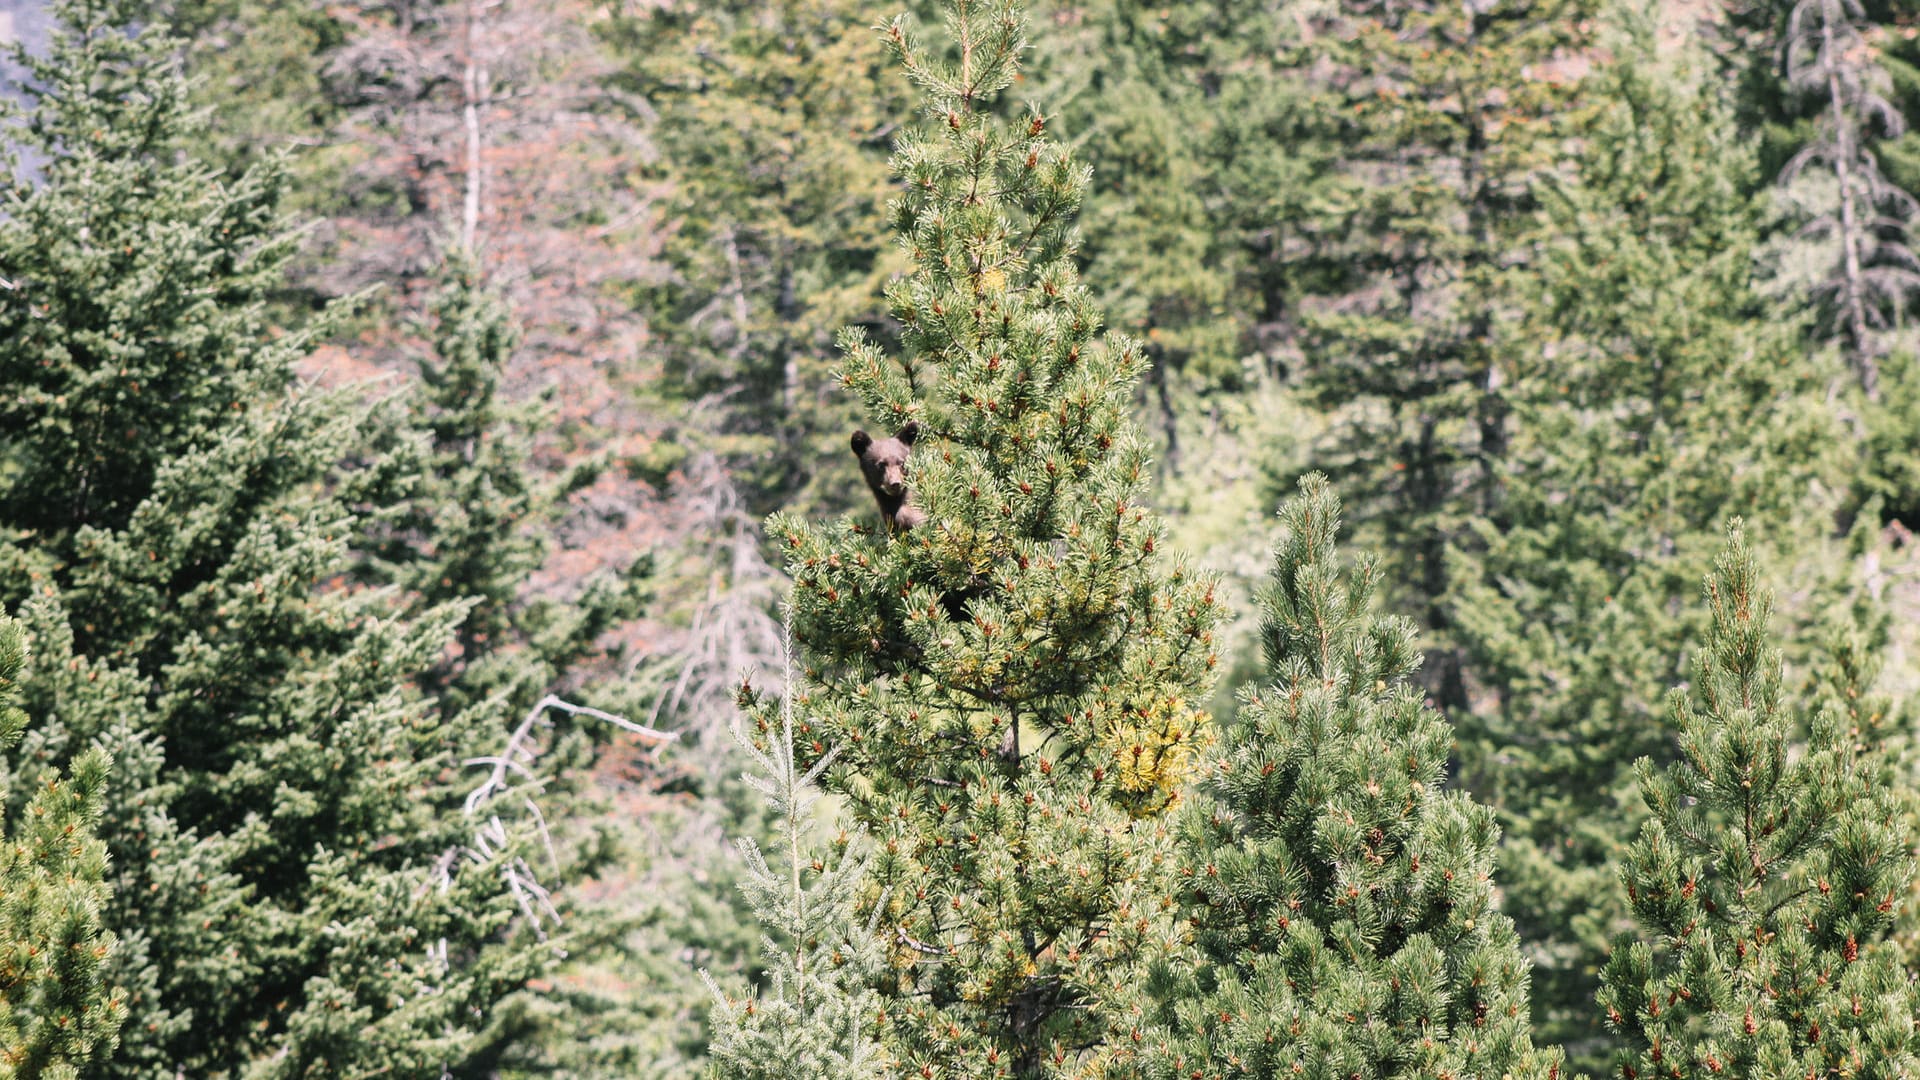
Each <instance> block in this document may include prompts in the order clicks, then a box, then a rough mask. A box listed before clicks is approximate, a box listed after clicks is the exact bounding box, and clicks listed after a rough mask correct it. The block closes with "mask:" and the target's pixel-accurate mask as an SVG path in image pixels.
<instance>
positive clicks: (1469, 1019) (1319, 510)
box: [1149, 474, 1560, 1080]
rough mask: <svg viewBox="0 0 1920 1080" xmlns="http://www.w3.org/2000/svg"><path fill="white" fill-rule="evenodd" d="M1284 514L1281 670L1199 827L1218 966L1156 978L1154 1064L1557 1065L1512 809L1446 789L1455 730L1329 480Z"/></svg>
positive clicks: (1275, 658) (1219, 768)
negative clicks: (1538, 980) (1506, 875)
mask: <svg viewBox="0 0 1920 1080" xmlns="http://www.w3.org/2000/svg"><path fill="white" fill-rule="evenodd" d="M1280 516H1281V519H1282V521H1283V523H1284V525H1285V537H1284V539H1283V540H1282V542H1281V544H1280V547H1279V548H1278V549H1277V550H1276V551H1275V558H1274V567H1273V574H1272V579H1271V583H1270V586H1269V588H1268V589H1267V591H1266V592H1265V593H1264V594H1263V596H1262V597H1261V608H1262V611H1263V613H1264V622H1263V636H1264V638H1265V641H1266V653H1267V670H1268V679H1269V681H1268V682H1267V683H1266V684H1265V685H1263V686H1260V687H1258V688H1250V689H1248V690H1246V691H1243V692H1242V695H1241V706H1242V707H1241V714H1240V720H1239V722H1238V723H1237V724H1235V725H1234V726H1233V727H1231V728H1230V729H1229V730H1228V733H1227V736H1226V738H1225V740H1224V741H1223V745H1222V746H1221V748H1220V751H1219V752H1218V754H1217V755H1216V756H1215V757H1214V758H1213V759H1212V760H1211V761H1210V762H1209V765H1210V767H1209V769H1208V772H1207V776H1208V780H1207V784H1206V790H1207V792H1208V794H1209V795H1211V796H1212V799H1211V805H1207V806H1202V805H1199V804H1196V805H1195V807H1194V809H1193V811H1192V812H1190V813H1189V814H1188V815H1187V818H1186V821H1185V823H1184V827H1183V829H1182V832H1181V837H1180V838H1181V849H1180V860H1181V875H1182V878H1183V879H1184V881H1185V883H1186V887H1185V888H1184V889H1183V893H1184V899H1185V901H1186V904H1185V906H1184V907H1183V909H1182V912H1183V914H1185V915H1186V917H1187V920H1188V923H1189V925H1190V926H1191V928H1192V933H1193V942H1194V945H1195V947H1196V948H1197V950H1198V952H1199V954H1200V959H1199V962H1198V963H1197V964H1195V965H1192V966H1190V967H1189V966H1188V965H1186V964H1184V963H1181V962H1180V959H1181V958H1175V962H1174V963H1172V964H1168V965H1165V966H1163V967H1162V968H1161V970H1159V971H1158V972H1157V973H1156V979H1155V985H1154V986H1152V987H1151V988H1150V993H1151V995H1152V996H1153V997H1154V999H1155V1000H1156V1001H1157V1002H1158V1003H1159V1005H1158V1007H1159V1008H1161V1009H1162V1011H1163V1024H1164V1025H1165V1026H1164V1027H1163V1028H1162V1029H1161V1030H1159V1031H1156V1032H1155V1033H1154V1034H1153V1035H1152V1036H1150V1038H1149V1042H1150V1043H1152V1044H1153V1048H1152V1051H1151V1053H1150V1054H1149V1059H1150V1061H1151V1064H1152V1067H1151V1068H1150V1069H1149V1075H1153V1076H1160V1077H1166V1078H1168V1080H1172V1078H1175V1077H1181V1078H1188V1077H1208V1078H1211V1077H1226V1076H1235V1077H1276V1078H1277V1077H1295V1076H1299V1077H1325V1078H1332V1077H1369V1078H1371V1077H1431V1076H1449V1075H1451V1076H1530V1077H1541V1078H1545V1077H1552V1076H1557V1075H1558V1068H1559V1060H1560V1056H1559V1054H1558V1052H1557V1051H1556V1052H1548V1051H1542V1050H1538V1049H1536V1048H1535V1047H1534V1045H1533V1043H1532V1039H1531V1036H1530V1033H1529V1019H1528V1010H1527V969H1528V965H1527V962H1526V960H1525V959H1524V958H1523V957H1522V955H1521V953H1520V947H1519V942H1518V940H1517V939H1516V938H1515V936H1514V932H1513V925H1512V923H1511V922H1510V921H1508V919H1507V917H1506V916H1504V915H1502V914H1501V913H1500V912H1499V911H1497V910H1496V909H1495V908H1494V896H1493V881H1492V874H1493V867H1494V852H1495V846H1496V842H1497V840H1498V837H1499V830H1498V829H1497V828H1496V827H1495V825H1494V819H1493V814H1492V812H1491V811H1489V810H1488V809H1487V808H1485V807H1483V806H1479V805H1476V804H1475V803H1474V802H1473V800H1472V799H1471V798H1470V797H1468V796H1467V795H1465V794H1464V793H1461V792H1458V791H1451V792H1449V791H1442V790H1441V788H1440V785H1441V782H1442V780H1443V778H1444V774H1445V769H1446V761H1447V753H1448V748H1449V744H1450V743H1451V741H1452V739H1451V736H1452V732H1451V730H1450V729H1449V728H1448V726H1447V723H1446V721H1445V720H1444V719H1442V718H1441V716H1440V715H1439V713H1438V712H1437V711H1435V710H1434V709H1433V708H1432V706H1430V705H1427V704H1425V703H1424V702H1423V701H1422V700H1421V695H1420V693H1419V691H1418V690H1417V688H1415V687H1413V686H1411V685H1409V684H1408V682H1407V676H1408V675H1409V674H1410V673H1411V672H1412V671H1413V670H1414V668H1416V667H1417V666H1418V665H1419V662H1420V655H1419V653H1418V652H1417V651H1416V649H1415V648H1414V630H1413V627H1412V625H1411V624H1410V623H1408V622H1407V621H1406V620H1404V619H1398V618H1389V617H1381V616H1377V615H1372V614H1369V611H1368V608H1369V604H1370V602H1371V599H1372V593H1373V590H1374V587H1375V585H1376V584H1377V582H1378V574H1379V571H1378V567H1377V563H1376V562H1375V561H1374V560H1371V559H1368V560H1365V561H1363V562H1362V563H1361V564H1360V566H1359V567H1358V568H1357V569H1356V570H1355V571H1353V572H1352V573H1345V572H1343V571H1342V569H1341V567H1340V565H1339V560H1338V556H1337V553H1336V551H1335V540H1336V537H1337V535H1338V532H1339V525H1340V520H1339V518H1340V503H1339V500H1338V499H1337V498H1336V497H1335V496H1334V495H1333V493H1332V491H1331V490H1330V488H1329V486H1328V484H1327V481H1326V479H1325V478H1324V477H1322V476H1319V475H1317V474H1316V475H1312V476H1309V477H1307V478H1306V479H1305V480H1303V481H1302V482H1301V485H1300V494H1299V496H1298V497H1297V498H1294V499H1292V500H1289V502H1288V503H1287V504H1286V505H1285V506H1284V507H1282V509H1281V512H1280Z"/></svg>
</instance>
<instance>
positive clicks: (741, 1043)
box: [702, 660, 887, 1080]
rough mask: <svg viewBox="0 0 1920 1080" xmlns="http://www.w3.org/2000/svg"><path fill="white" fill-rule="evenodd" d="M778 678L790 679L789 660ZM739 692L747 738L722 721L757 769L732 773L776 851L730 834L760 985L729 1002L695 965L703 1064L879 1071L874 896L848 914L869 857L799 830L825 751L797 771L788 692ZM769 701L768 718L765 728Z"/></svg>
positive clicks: (746, 1074)
mask: <svg viewBox="0 0 1920 1080" xmlns="http://www.w3.org/2000/svg"><path fill="white" fill-rule="evenodd" d="M790 663H791V661H790V660H789V664H790ZM781 681H782V685H784V686H789V687H791V686H794V685H795V683H794V681H793V672H792V670H791V667H789V669H788V670H787V672H786V676H785V678H783V679H782V680H781ZM740 694H741V701H740V704H741V707H742V709H744V710H746V711H747V712H748V713H750V714H753V715H755V716H757V717H758V718H759V719H760V721H761V725H760V726H759V727H758V729H757V730H756V731H755V732H754V733H753V734H752V735H748V734H747V733H746V732H745V731H744V730H742V729H740V728H737V727H736V728H735V729H734V739H735V741H736V742H737V743H738V744H739V745H740V748H741V749H742V750H744V751H745V752H746V753H747V755H748V757H750V758H751V759H752V760H753V762H754V764H755V765H756V766H757V767H758V768H757V770H756V771H755V772H754V773H749V774H747V775H746V776H745V777H744V779H745V780H746V781H747V783H748V784H750V785H751V786H752V787H753V789H754V790H756V791H758V792H759V793H760V794H761V795H762V796H763V797H765V799H766V800H767V807H768V809H770V810H771V811H772V812H773V815H774V817H775V819H776V821H777V822H778V825H777V829H778V833H777V838H778V842H779V844H780V845H781V847H782V849H783V850H781V851H780V852H779V853H778V855H777V856H776V858H777V859H778V860H779V863H780V866H779V869H777V870H776V869H775V868H774V867H773V866H772V865H770V864H769V863H768V861H767V857H766V855H765V853H763V852H762V851H761V850H760V845H759V844H757V843H756V842H755V841H754V839H753V838H752V837H750V836H747V837H741V838H740V839H739V840H738V844H739V848H740V854H741V855H742V856H744V857H745V859H746V864H747V873H746V876H745V877H744V878H742V879H741V882H740V887H741V890H742V891H743V892H745V893H746V895H747V899H748V901H749V903H751V905H752V907H753V913H754V915H755V916H756V917H757V918H758V919H759V920H760V923H761V925H762V926H763V927H765V928H766V931H767V933H766V940H765V942H764V955H766V956H767V957H768V958H769V961H770V963H771V964H772V965H773V966H772V968H771V970H770V971H768V973H767V977H768V981H769V982H771V983H772V986H771V988H770V989H769V990H768V991H766V992H763V993H761V994H759V995H757V996H753V997H749V998H747V999H746V1000H744V1001H735V1000H734V999H733V998H731V997H729V996H728V995H727V994H725V993H724V992H722V991H721V989H720V986H719V984H718V983H717V982H715V981H714V979H713V977H712V976H711V975H708V974H706V973H705V972H702V975H703V976H704V977H705V979H706V982H707V987H708V989H709V990H710V991H711V992H712V993H713V996H714V998H715V1005H714V1010H713V1041H712V1043H711V1046H710V1048H709V1050H710V1053H711V1054H712V1057H713V1062H714V1065H713V1072H714V1074H715V1075H716V1076H717V1077H719V1078H722V1080H812V1078H814V1077H827V1076H832V1077H847V1078H849V1080H858V1078H866V1077H879V1076H883V1075H887V1074H885V1073H883V1072H881V1071H880V1061H881V1057H880V1052H879V1050H878V1048H877V1047H876V1046H875V1044H874V1039H873V1033H872V1029H873V1028H874V1026H875V1020H876V1016H877V1014H878V1012H879V996H878V995H877V994H876V993H875V992H874V990H873V987H872V985H871V984H872V982H873V979H874V976H875V975H877V974H878V973H879V971H880V970H881V968H882V967H883V966H884V961H885V950H884V949H882V948H881V946H880V942H879V940H878V939H877V938H876V937H875V935H874V926H873V924H872V922H871V920H873V919H876V918H877V917H878V916H879V915H880V913H881V911H882V909H883V907H884V905H882V904H876V905H870V910H871V914H870V915H869V917H868V918H869V921H868V922H866V923H865V924H863V923H862V920H861V919H860V917H859V909H860V906H861V903H860V901H861V898H862V894H863V893H864V892H865V886H866V882H865V875H866V872H867V866H868V862H869V860H870V858H871V855H870V853H869V852H867V851H866V850H865V845H864V844H857V840H856V839H855V838H851V837H849V836H848V834H846V833H844V832H843V833H841V834H840V837H839V838H838V839H837V840H835V841H834V843H833V845H832V846H833V849H834V850H833V851H832V852H822V851H820V849H819V847H820V846H819V845H818V844H817V843H816V842H815V841H814V840H813V838H812V836H811V833H812V832H813V828H814V823H813V814H814V806H815V804H817V803H818V802H819V801H820V798H821V796H822V795H823V794H824V792H822V791H821V789H820V788H819V786H818V784H819V780H820V776H821V774H823V773H825V772H826V771H827V769H828V768H830V767H831V766H832V764H833V759H834V757H835V756H837V751H835V750H829V751H827V752H826V753H825V754H822V755H820V756H819V758H818V759H817V760H816V761H814V763H813V765H812V767H811V768H805V769H804V770H803V768H802V766H801V764H800V759H799V756H798V754H799V751H798V749H797V743H796V736H795V733H794V727H793V699H792V696H791V694H783V695H782V697H781V700H780V702H779V704H778V705H777V706H775V705H774V704H773V703H771V702H768V701H766V700H765V699H764V697H763V696H762V695H761V694H760V693H759V692H757V691H756V690H755V689H754V688H753V687H752V686H751V685H747V686H742V687H741V691H740ZM776 710H777V712H778V717H779V723H778V726H777V727H766V726H765V722H766V721H767V720H768V719H770V715H769V714H771V713H773V712H775V711H776ZM809 876H811V877H812V880H811V881H809V880H807V879H808V877H809Z"/></svg>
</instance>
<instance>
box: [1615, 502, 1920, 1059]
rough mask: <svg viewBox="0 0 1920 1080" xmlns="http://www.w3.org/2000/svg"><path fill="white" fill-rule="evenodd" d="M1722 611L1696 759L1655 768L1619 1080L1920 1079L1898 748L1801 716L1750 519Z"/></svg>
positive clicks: (1634, 853) (1681, 711) (1630, 875)
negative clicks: (1905, 960)
mask: <svg viewBox="0 0 1920 1080" xmlns="http://www.w3.org/2000/svg"><path fill="white" fill-rule="evenodd" d="M1706 600H1707V607H1708V611H1709V614H1710V617H1711V619H1712V624H1711V628H1710V630H1709V632H1708V635H1707V640H1706V642H1705V646H1704V648H1703V649H1702V650H1701V652H1700V654H1699V655H1698V657H1697V658H1696V661H1695V665H1694V679H1693V685H1692V690H1691V693H1687V692H1682V691H1675V692H1674V694H1673V696H1672V698H1671V699H1670V700H1669V703H1668V716H1669V719H1670V721H1671V722H1672V724H1673V726H1674V727H1675V728H1676V729H1677V730H1678V732H1679V754H1678V758H1677V759H1676V760H1675V761H1674V762H1673V763H1672V764H1671V765H1669V766H1667V767H1665V768H1659V767H1656V766H1655V765H1654V764H1653V763H1652V762H1651V761H1650V760H1646V759H1642V761H1641V762H1640V765H1639V769H1638V773H1639V780H1640V789H1641V794H1642V797H1643V798H1644V799H1645V800H1646V805H1647V809H1648V811H1649V812H1650V813H1651V815H1652V820H1650V821H1649V822H1648V823H1647V824H1646V826H1645V827H1644V828H1643V829H1642V830H1641V833H1640V837H1639V839H1638V840H1637V841H1636V842H1635V843H1634V845H1633V848H1632V850H1631V852H1630V853H1629V854H1628V856H1627V858H1626V859H1625V860H1624V861H1623V863H1622V865H1621V867H1620V877H1621V881H1622V883H1623V884H1624V886H1625V890H1626V894H1627V898H1628V902H1629V903H1630V904H1631V906H1632V908H1633V914H1634V917H1635V918H1636V919H1637V920H1638V922H1639V924H1640V927H1641V931H1642V934H1643V937H1642V938H1641V939H1640V940H1623V941H1621V942H1620V943H1619V944H1618V945H1617V946H1616V947H1615V949H1614V953H1613V957H1612V959H1611V960H1610V961H1609V962H1608V964H1607V969H1606V973H1605V976H1604V978H1605V986H1604V989H1603V990H1602V992H1601V995H1600V1003H1601V1005H1602V1007H1604V1008H1605V1010H1606V1014H1607V1018H1608V1021H1609V1022H1610V1023H1611V1024H1612V1025H1613V1027H1614V1028H1615V1029H1616V1030H1617V1031H1619V1032H1620V1033H1621V1034H1622V1035H1623V1036H1625V1037H1626V1039H1627V1040H1628V1042H1629V1049H1628V1050H1627V1051H1626V1052H1623V1053H1622V1054H1621V1055H1620V1057H1619V1059H1618V1061H1617V1066H1616V1067H1617V1070H1618V1073H1617V1074H1618V1075H1620V1076H1623V1077H1627V1078H1629V1080H1631V1078H1633V1077H1637V1076H1647V1077H1654V1076H1680V1077H1693V1076H1709V1075H1723V1076H1731V1077H1754V1078H1760V1077H1768V1078H1773V1077H1783V1076H1790V1077H1797V1076H1816V1077H1819V1076H1858V1077H1906V1076H1913V1075H1915V1073H1916V1072H1920V1033H1917V1032H1916V1030H1915V1027H1914V1022H1913V1017H1914V1014H1915V1009H1916V1006H1917V1005H1920V1001H1916V999H1915V993H1914V989H1913V985H1912V983H1911V981H1910V980H1909V978H1908V977H1907V975H1906V973H1905V972H1904V971H1902V970H1901V968H1900V965H1899V960H1898V957H1897V954H1896V951H1895V950H1894V948H1893V947H1892V944H1891V943H1890V942H1889V941H1887V934H1888V931H1889V930H1890V929H1891V927H1892V925H1893V921H1894V917H1895V913H1896V908H1897V906H1898V905H1899V904H1900V902H1901V901H1902V899H1903V897H1904V896H1905V895H1906V893H1907V892H1908V888H1909V885H1910V882H1911V880H1912V876H1913V857H1912V840H1911V838H1910V837H1908V836H1907V835H1906V830H1905V826H1904V822H1905V819H1904V818H1903V817H1902V816H1901V815H1900V814H1898V813H1897V811H1896V807H1895V804H1894V800H1893V799H1892V798H1891V796H1890V794H1889V792H1888V790H1887V786H1886V771H1885V768H1884V764H1883V763H1882V762H1881V761H1879V760H1877V759H1878V757H1879V750H1878V749H1877V748H1876V747H1874V746H1872V745H1871V744H1870V743H1868V742H1867V741H1866V738H1867V736H1868V734H1869V729H1868V728H1867V727H1866V726H1863V725H1861V724H1860V723H1859V722H1858V720H1857V718H1856V717H1854V716H1851V715H1850V711H1851V710H1850V708H1849V705H1850V703H1849V702H1847V701H1844V700H1829V701H1826V702H1824V703H1822V704H1821V706H1820V707H1819V709H1818V711H1816V712H1815V713H1814V714H1813V715H1812V716H1811V717H1798V716H1796V715H1794V714H1795V712H1796V710H1795V709H1794V708H1793V707H1792V705H1791V704H1790V703H1789V700H1788V697H1787V695H1786V693H1785V692H1784V691H1783V689H1782V685H1781V680H1782V676H1781V659H1780V653H1779V651H1778V650H1777V649H1776V648H1775V647H1774V646H1773V644H1772V642H1771V635H1770V630H1769V627H1768V619H1769V617H1770V615H1771V607H1772V603H1771V598H1770V597H1769V596H1768V595H1767V593H1766V592H1765V590H1764V589H1763V588H1762V587H1761V585H1760V582H1759V570H1758V567H1757V565H1756V560H1755V558H1754V554H1753V551H1752V549H1751V548H1750V547H1749V545H1748V543H1747V539H1746V536H1745V534H1744V532H1743V530H1742V528H1741V526H1740V525H1739V523H1738V521H1736V522H1735V523H1734V524H1733V525H1732V526H1731V527H1730V528H1729V529H1728V543H1727V548H1726V550H1725V551H1724V552H1723V553H1722V554H1721V556H1720V558H1719V560H1718V561H1717V562H1716V564H1715V566H1714V569H1713V572H1712V573H1711V574H1710V575H1708V577H1707V581H1706ZM1802 725H1805V727H1804V730H1805V735H1806V742H1805V744H1804V745H1798V739H1799V737H1800V736H1801V733H1802Z"/></svg>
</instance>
